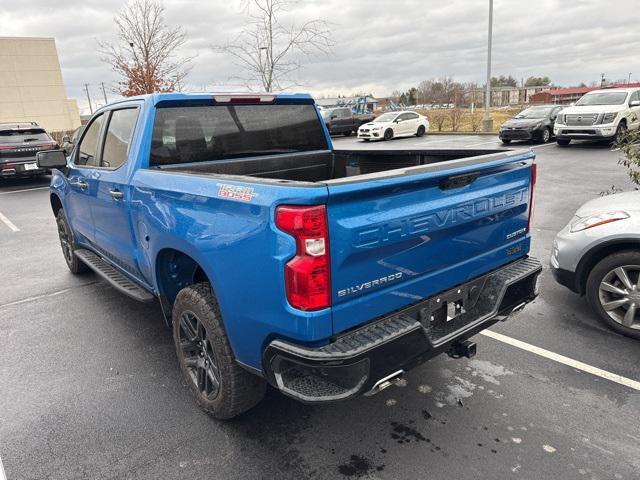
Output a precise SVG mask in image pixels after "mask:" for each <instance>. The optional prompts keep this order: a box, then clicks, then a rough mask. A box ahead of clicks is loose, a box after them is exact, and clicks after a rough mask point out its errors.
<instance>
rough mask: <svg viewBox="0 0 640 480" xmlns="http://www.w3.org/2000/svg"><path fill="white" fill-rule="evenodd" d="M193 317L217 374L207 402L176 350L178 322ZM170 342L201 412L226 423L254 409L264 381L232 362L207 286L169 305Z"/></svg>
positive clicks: (186, 291) (198, 286)
mask: <svg viewBox="0 0 640 480" xmlns="http://www.w3.org/2000/svg"><path fill="white" fill-rule="evenodd" d="M185 312H191V313H193V314H194V315H195V316H196V317H197V318H198V320H199V321H200V322H201V323H202V325H203V326H204V327H205V329H206V333H207V339H208V340H209V342H210V345H211V350H212V351H213V356H214V357H215V361H216V362H217V367H218V373H219V387H218V388H219V390H218V393H217V395H216V396H215V398H213V399H212V400H209V399H208V398H206V397H205V396H204V395H203V394H202V393H201V392H200V391H199V389H198V387H197V386H196V384H195V383H194V381H193V380H192V377H191V375H190V373H189V371H188V369H187V367H186V365H185V361H184V356H183V354H182V349H181V346H180V319H181V317H182V315H183V314H184V313H185ZM172 317H173V339H174V344H175V347H176V354H177V356H178V363H179V364H180V370H181V371H182V374H183V377H184V379H185V381H186V383H187V385H188V386H189V389H190V390H191V393H192V394H193V396H194V397H195V400H196V402H197V404H198V405H199V406H200V408H201V409H202V410H204V411H205V412H206V413H207V414H209V415H211V416H212V417H214V418H217V419H220V420H228V419H231V418H234V417H237V416H238V415H240V414H242V413H244V412H246V411H247V410H249V409H250V408H252V407H254V406H255V405H257V404H258V403H259V402H260V401H261V400H262V398H263V397H264V393H265V390H266V387H267V384H266V382H265V380H264V379H262V378H260V377H259V376H257V375H254V374H252V373H249V372H248V371H247V370H245V369H244V368H242V367H241V366H240V365H238V363H237V362H236V360H235V357H234V355H233V352H232V350H231V345H230V344H229V339H228V337H227V333H226V330H225V328H224V324H223V322H222V316H221V314H220V309H219V307H218V302H217V300H216V298H215V295H214V293H213V291H212V290H211V285H210V284H209V283H206V282H203V283H196V284H194V285H191V286H189V287H186V288H183V289H182V290H180V292H178V295H177V297H176V300H175V302H174V304H173V315H172Z"/></svg>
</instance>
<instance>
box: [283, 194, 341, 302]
mask: <svg viewBox="0 0 640 480" xmlns="http://www.w3.org/2000/svg"><path fill="white" fill-rule="evenodd" d="M276 225H277V226H278V228H279V229H280V230H282V231H284V232H287V233H288V234H290V235H291V236H293V237H294V238H295V239H296V256H295V257H293V258H292V259H291V260H289V261H288V262H287V264H286V265H285V272H284V275H285V286H286V290H287V299H288V300H289V303H290V304H291V306H292V307H294V308H298V309H300V310H320V309H322V308H327V307H329V306H331V265H330V258H329V233H328V227H327V210H326V208H325V206H324V205H317V206H312V207H307V206H290V205H283V206H280V207H278V208H277V209H276Z"/></svg>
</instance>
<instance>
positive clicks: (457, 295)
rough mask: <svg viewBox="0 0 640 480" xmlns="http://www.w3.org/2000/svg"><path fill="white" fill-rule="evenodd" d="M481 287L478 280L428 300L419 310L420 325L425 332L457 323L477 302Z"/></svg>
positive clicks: (481, 280)
mask: <svg viewBox="0 0 640 480" xmlns="http://www.w3.org/2000/svg"><path fill="white" fill-rule="evenodd" d="M483 285H484V279H479V280H476V281H473V282H470V283H466V284H464V285H461V286H459V287H456V288H453V289H451V290H449V291H446V292H444V293H441V294H439V295H436V296H435V297H432V298H430V299H429V300H428V301H427V302H426V303H425V304H423V306H421V308H420V310H419V318H420V323H422V325H423V326H424V327H425V328H426V329H427V330H429V329H432V328H435V329H437V330H439V329H441V328H443V327H446V326H447V325H448V324H450V323H458V321H459V320H460V319H461V318H462V317H463V316H464V315H465V314H466V313H467V312H468V311H469V310H471V309H473V307H474V306H475V304H476V303H477V302H478V297H479V296H480V293H481V292H482V287H483ZM456 320H458V321H456ZM470 320H471V319H470Z"/></svg>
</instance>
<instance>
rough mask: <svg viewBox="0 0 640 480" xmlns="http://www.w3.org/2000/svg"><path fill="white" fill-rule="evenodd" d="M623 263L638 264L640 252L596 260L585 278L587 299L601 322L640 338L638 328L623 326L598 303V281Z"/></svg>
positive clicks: (625, 333) (632, 336) (619, 254)
mask: <svg viewBox="0 0 640 480" xmlns="http://www.w3.org/2000/svg"><path fill="white" fill-rule="evenodd" d="M623 265H638V266H640V252H637V251H624V252H618V253H614V254H612V255H609V256H608V257H605V258H603V259H602V260H600V262H598V263H597V264H596V266H595V267H593V269H592V270H591V272H590V273H589V277H588V278H587V288H586V294H587V300H588V302H589V305H590V306H591V308H592V309H593V310H594V312H596V313H597V315H598V319H599V320H600V321H601V322H602V323H604V324H605V325H607V326H608V327H610V328H611V329H613V330H615V331H616V332H618V333H621V334H622V335H626V336H628V337H631V338H636V339H639V340H640V330H638V329H635V328H630V327H625V326H624V325H622V324H620V323H618V322H616V321H615V320H614V319H613V318H611V317H610V316H609V315H608V314H607V312H606V311H605V310H604V308H603V307H602V305H601V304H600V299H599V296H598V294H599V287H600V283H601V281H602V279H603V278H604V277H605V275H606V274H607V273H608V272H610V271H611V270H613V269H615V268H617V267H619V266H623Z"/></svg>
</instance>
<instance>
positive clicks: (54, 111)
mask: <svg viewBox="0 0 640 480" xmlns="http://www.w3.org/2000/svg"><path fill="white" fill-rule="evenodd" d="M0 122H38V124H39V125H40V126H42V127H44V128H45V129H47V130H48V131H50V132H57V131H62V130H66V131H69V130H73V129H75V128H76V127H78V126H79V125H80V114H79V112H78V104H77V102H76V101H75V100H74V99H69V98H67V93H66V91H65V88H64V82H63V80H62V72H61V70H60V62H59V61H58V52H57V51H56V44H55V40H54V39H53V38H32V37H0Z"/></svg>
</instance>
